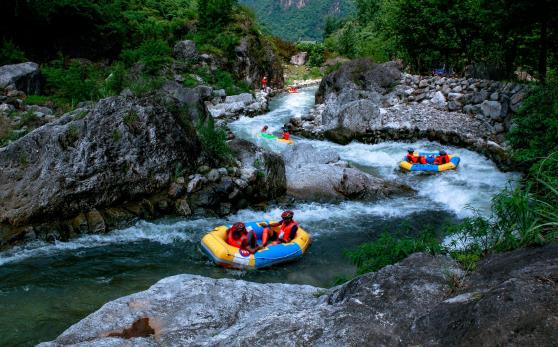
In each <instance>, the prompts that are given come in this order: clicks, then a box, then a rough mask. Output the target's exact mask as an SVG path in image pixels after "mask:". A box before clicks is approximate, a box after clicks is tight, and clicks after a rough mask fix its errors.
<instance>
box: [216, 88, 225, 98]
mask: <svg viewBox="0 0 558 347" xmlns="http://www.w3.org/2000/svg"><path fill="white" fill-rule="evenodd" d="M213 96H216V97H219V98H224V97H226V96H227V92H225V90H224V89H218V90H214V91H213Z"/></svg>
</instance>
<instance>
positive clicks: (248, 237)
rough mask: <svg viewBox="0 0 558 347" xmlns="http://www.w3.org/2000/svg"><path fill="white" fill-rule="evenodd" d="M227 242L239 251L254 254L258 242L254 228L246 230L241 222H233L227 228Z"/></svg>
mask: <svg viewBox="0 0 558 347" xmlns="http://www.w3.org/2000/svg"><path fill="white" fill-rule="evenodd" d="M227 243H228V244H229V245H231V246H233V247H236V248H239V249H240V250H241V251H244V252H249V253H251V254H254V253H256V252H257V251H258V249H259V247H258V243H257V238H256V233H255V232H254V230H250V231H248V230H246V225H244V223H242V222H238V223H234V224H233V225H232V226H231V227H230V228H229V229H227Z"/></svg>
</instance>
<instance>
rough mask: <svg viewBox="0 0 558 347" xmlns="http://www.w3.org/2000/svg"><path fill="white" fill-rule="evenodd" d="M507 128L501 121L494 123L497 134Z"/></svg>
mask: <svg viewBox="0 0 558 347" xmlns="http://www.w3.org/2000/svg"><path fill="white" fill-rule="evenodd" d="M505 130H506V129H505V128H504V126H503V125H502V124H501V123H496V124H494V132H495V133H496V134H501V133H503V132H504V131H505Z"/></svg>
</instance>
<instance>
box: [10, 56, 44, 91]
mask: <svg viewBox="0 0 558 347" xmlns="http://www.w3.org/2000/svg"><path fill="white" fill-rule="evenodd" d="M0 88H6V89H8V88H13V89H16V90H21V91H24V92H25V93H26V94H28V95H38V94H40V92H41V74H40V71H39V65H38V64H36V63H32V62H27V63H21V64H13V65H4V66H0Z"/></svg>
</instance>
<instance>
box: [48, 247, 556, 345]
mask: <svg viewBox="0 0 558 347" xmlns="http://www.w3.org/2000/svg"><path fill="white" fill-rule="evenodd" d="M464 276H465V275H464V272H463V271H462V270H460V269H459V267H458V265H457V264H456V263H455V262H454V261H453V260H451V259H450V258H448V257H443V256H436V257H435V256H430V255H426V254H422V253H417V254H413V255H411V256H410V257H408V258H407V259H405V260H403V261H402V262H400V263H398V264H395V265H391V266H387V267H385V268H384V269H382V270H380V271H378V272H375V273H368V274H365V275H363V276H360V277H358V278H356V279H354V280H352V281H349V282H347V283H345V284H343V285H341V286H338V287H335V288H332V289H329V290H324V289H320V288H315V287H311V286H302V285H288V284H259V283H250V282H245V281H240V280H230V279H221V280H215V279H210V278H206V277H201V276H193V275H178V276H173V277H169V278H166V279H163V280H161V281H159V282H158V283H157V284H155V285H154V286H152V287H151V288H150V289H148V290H147V291H144V292H140V293H137V294H133V295H130V296H126V297H123V298H120V299H118V300H115V301H112V302H109V303H107V304H106V305H104V306H103V307H102V308H101V309H100V310H98V311H97V312H95V313H93V314H91V315H89V316H88V317H86V318H85V319H83V320H82V321H80V322H79V323H77V324H75V325H73V326H72V327H70V328H69V329H68V330H66V331H65V332H64V333H63V334H62V335H60V336H59V337H58V338H57V339H56V340H55V341H53V342H50V343H43V344H41V345H40V346H42V347H46V346H77V345H79V346H129V345H130V344H131V343H132V345H138V346H183V345H189V346H230V345H232V346H248V345H257V346H278V345H304V346H365V345H366V346H410V345H413V346H496V345H501V346H526V345H532V346H535V345H536V346H555V342H556V340H557V339H558V313H557V312H558V310H557V309H558V296H557V295H556V291H557V289H556V285H557V283H558V245H548V246H545V247H542V248H536V249H522V250H517V251H514V252H510V253H505V254H500V255H497V256H493V257H490V258H488V259H487V260H485V261H483V262H482V263H481V264H480V265H479V268H478V270H477V271H476V272H475V273H473V274H471V275H469V276H465V277H464ZM450 283H452V284H453V287H450ZM456 284H457V287H456ZM146 322H147V323H148V324H147V325H146V324H145V323H146ZM111 334H113V335H112V336H123V337H124V338H117V337H110V336H109V335H111ZM132 334H133V335H132ZM130 335H132V336H138V337H136V338H134V339H133V340H127V339H125V338H126V336H130Z"/></svg>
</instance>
